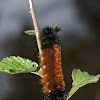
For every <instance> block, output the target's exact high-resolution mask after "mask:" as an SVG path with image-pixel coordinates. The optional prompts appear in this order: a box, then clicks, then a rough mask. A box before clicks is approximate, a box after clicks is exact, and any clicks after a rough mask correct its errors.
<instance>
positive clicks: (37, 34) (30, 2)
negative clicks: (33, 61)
mask: <svg viewBox="0 0 100 100" xmlns="http://www.w3.org/2000/svg"><path fill="white" fill-rule="evenodd" d="M29 4H30V13H31V16H32V20H33V25H34V29H35V35H36V40H37V45H38V49H39V53H40V54H41V43H40V39H39V30H38V26H37V22H36V17H35V12H34V8H33V0H29Z"/></svg>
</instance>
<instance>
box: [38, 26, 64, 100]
mask: <svg viewBox="0 0 100 100" xmlns="http://www.w3.org/2000/svg"><path fill="white" fill-rule="evenodd" d="M40 43H41V54H39V57H40V66H41V76H42V79H41V83H42V84H43V92H44V93H45V94H46V100H64V99H65V83H64V78H63V74H62V67H61V46H60V41H59V36H58V35H57V32H56V30H55V29H54V28H52V27H49V26H46V27H43V28H42V29H41V30H40Z"/></svg>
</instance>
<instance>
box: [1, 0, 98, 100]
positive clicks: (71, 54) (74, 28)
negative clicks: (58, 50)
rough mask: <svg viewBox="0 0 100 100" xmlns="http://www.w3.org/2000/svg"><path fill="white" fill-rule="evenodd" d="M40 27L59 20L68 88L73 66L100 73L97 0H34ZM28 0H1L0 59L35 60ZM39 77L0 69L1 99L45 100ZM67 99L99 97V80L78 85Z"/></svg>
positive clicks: (95, 99) (36, 52) (36, 51)
mask: <svg viewBox="0 0 100 100" xmlns="http://www.w3.org/2000/svg"><path fill="white" fill-rule="evenodd" d="M34 7H35V12H36V17H37V22H38V26H39V27H43V26H46V25H49V26H52V27H54V26H55V25H56V24H59V25H60V26H61V27H62V31H60V32H59V33H58V34H59V36H60V41H61V46H62V67H63V74H64V78H65V83H66V89H67V91H69V90H70V88H71V83H72V78H71V73H72V70H73V69H78V68H79V69H81V70H82V71H88V72H89V74H94V75H97V74H99V73H100V0H34ZM28 11H29V3H28V0H0V60H2V59H3V58H4V57H9V56H21V57H24V58H29V59H31V60H33V61H36V62H37V63H38V62H39V61H38V49H37V44H36V40H35V36H28V35H26V34H24V31H25V30H28V29H34V27H33V24H32V19H31V15H30V14H29V13H28ZM41 88H42V85H41V84H40V77H39V76H36V75H33V74H17V75H10V74H8V73H3V72H0V100H44V94H43V93H42V91H41ZM70 100H100V81H99V82H98V83H97V84H91V85H87V86H85V87H83V88H81V89H79V90H78V91H77V92H76V93H75V94H74V95H73V96H72V97H71V98H70Z"/></svg>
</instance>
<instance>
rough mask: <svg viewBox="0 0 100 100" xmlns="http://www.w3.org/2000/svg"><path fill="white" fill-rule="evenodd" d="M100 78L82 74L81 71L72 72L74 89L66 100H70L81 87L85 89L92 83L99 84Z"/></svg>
mask: <svg viewBox="0 0 100 100" xmlns="http://www.w3.org/2000/svg"><path fill="white" fill-rule="evenodd" d="M99 78H100V74H99V75H97V76H94V75H89V74H88V72H81V71H80V70H79V69H74V70H73V72H72V79H73V83H72V89H71V90H70V92H69V93H68V94H67V98H66V100H68V99H69V98H70V97H71V96H72V95H73V94H74V93H75V92H76V91H77V90H78V89H79V88H80V87H83V86H85V85H87V84H90V83H97V82H98V80H99Z"/></svg>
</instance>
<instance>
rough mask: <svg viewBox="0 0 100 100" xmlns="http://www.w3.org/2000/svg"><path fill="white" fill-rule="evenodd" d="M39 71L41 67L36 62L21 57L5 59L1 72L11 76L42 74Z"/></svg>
mask: <svg viewBox="0 0 100 100" xmlns="http://www.w3.org/2000/svg"><path fill="white" fill-rule="evenodd" d="M39 69H40V67H39V65H38V64H37V63H36V62H32V61H31V60H29V59H25V58H22V57H19V56H17V57H15V56H10V57H7V58H3V60H2V61H1V62H0V71H3V72H7V73H10V74H17V73H33V72H35V74H40V72H39Z"/></svg>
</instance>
